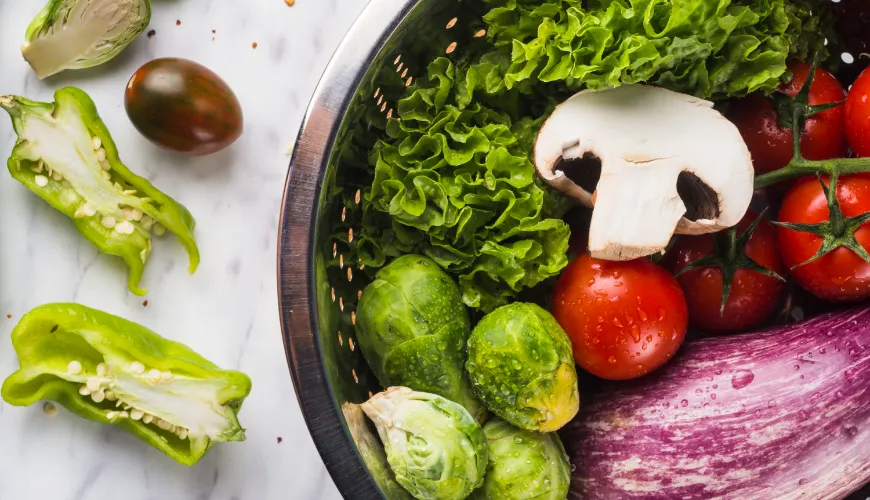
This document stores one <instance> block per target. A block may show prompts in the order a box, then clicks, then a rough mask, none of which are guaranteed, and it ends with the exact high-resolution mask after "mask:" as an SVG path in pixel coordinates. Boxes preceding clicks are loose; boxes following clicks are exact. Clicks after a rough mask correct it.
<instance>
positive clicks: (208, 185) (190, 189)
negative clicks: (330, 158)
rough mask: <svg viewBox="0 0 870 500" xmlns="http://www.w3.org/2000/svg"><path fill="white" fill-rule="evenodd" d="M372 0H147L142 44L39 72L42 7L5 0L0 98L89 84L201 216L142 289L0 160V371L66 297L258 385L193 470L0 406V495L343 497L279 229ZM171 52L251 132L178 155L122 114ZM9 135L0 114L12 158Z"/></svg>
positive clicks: (112, 435) (160, 252)
mask: <svg viewBox="0 0 870 500" xmlns="http://www.w3.org/2000/svg"><path fill="white" fill-rule="evenodd" d="M366 3H367V0H296V5H295V6H293V7H288V6H287V5H286V4H285V3H284V0H249V1H245V2H231V1H227V0H220V1H210V0H153V16H152V19H151V25H150V26H149V28H148V30H154V34H153V35H152V36H151V37H148V36H146V35H144V34H143V35H142V36H140V37H139V38H138V39H136V40H135V41H134V42H133V43H132V44H131V45H130V46H129V47H128V48H127V49H126V50H125V51H124V52H123V53H122V54H121V55H119V56H118V57H116V58H115V59H113V60H112V61H110V62H108V63H106V64H104V65H102V66H100V67H97V68H94V69H90V70H81V71H75V72H72V71H70V72H65V73H62V74H60V75H57V76H54V77H51V78H48V79H46V80H44V81H40V80H38V79H37V78H36V77H35V75H34V73H33V72H32V71H31V70H30V67H29V66H28V65H27V64H26V62H25V61H24V60H23V59H22V58H21V55H20V52H19V49H20V46H21V42H22V41H23V38H24V30H25V28H26V27H27V25H28V23H29V22H30V20H31V19H32V18H33V17H34V16H35V15H36V13H37V12H39V10H40V9H41V8H42V6H43V0H0V94H18V95H23V96H26V97H28V98H31V99H35V100H41V101H51V100H52V94H53V92H54V90H56V89H57V88H60V87H62V86H66V85H72V86H76V87H79V88H81V89H83V90H85V91H86V92H88V94H90V95H91V97H92V98H93V99H94V101H95V103H96V105H97V108H98V110H99V112H100V114H101V116H102V118H103V120H104V121H105V122H106V125H107V127H108V128H109V130H110V131H111V133H112V136H113V138H114V140H115V142H116V143H117V146H118V150H119V153H120V156H121V158H122V160H123V161H124V162H125V163H126V164H127V165H128V166H129V167H130V168H131V169H132V170H133V171H135V172H137V173H139V174H140V175H143V176H144V177H147V178H148V179H150V180H151V181H152V183H154V184H155V186H157V187H158V188H160V189H162V190H163V191H165V192H167V193H168V194H170V195H171V196H173V197H175V198H176V199H177V200H179V201H180V202H182V203H183V204H184V205H185V206H187V208H188V209H189V210H190V211H191V212H192V213H193V214H194V216H195V217H196V220H197V228H196V237H197V240H198V243H199V247H200V251H201V253H202V263H201V264H200V266H199V269H198V270H197V272H196V274H194V275H193V276H189V275H188V274H187V272H186V268H187V256H186V255H185V253H184V250H183V249H182V247H181V246H180V245H179V244H178V242H177V241H176V240H175V238H174V237H169V236H164V237H163V238H155V242H154V248H153V253H152V255H151V258H150V260H149V263H148V265H147V267H146V271H145V276H144V279H143V281H142V285H143V287H144V288H147V289H148V291H149V293H148V295H147V296H146V297H137V296H134V295H132V294H131V293H129V292H128V290H127V287H126V279H127V271H126V268H125V267H124V265H123V263H122V262H121V261H120V259H117V258H115V257H111V256H107V255H102V254H99V253H98V252H97V250H96V249H95V248H94V247H93V246H92V245H91V244H90V243H88V242H86V241H85V240H84V239H83V238H82V237H81V236H80V235H79V233H78V232H77V231H76V230H75V228H74V227H73V225H72V224H71V222H70V220H69V219H68V218H66V217H65V216H63V215H61V214H60V213H59V212H57V211H55V210H54V209H52V208H51V207H49V206H48V204H46V203H45V202H43V201H42V200H41V199H39V198H37V197H36V196H35V195H34V194H32V193H31V192H30V191H29V190H28V189H27V188H25V187H24V186H23V185H22V184H20V183H19V182H17V181H15V180H13V179H12V178H11V177H10V176H9V174H8V172H6V169H5V168H4V169H2V170H0V234H2V236H0V379H2V378H5V377H7V376H8V375H9V374H11V373H12V372H13V371H14V370H15V369H16V368H17V366H18V362H17V358H16V356H15V353H14V351H13V350H12V345H11V342H10V339H9V333H10V331H11V330H12V328H13V327H14V326H15V324H16V323H17V321H18V320H19V319H20V318H21V316H22V315H23V314H25V313H26V312H27V311H29V310H30V309H31V308H33V307H35V306H38V305H41V304H44V303H48V302H58V301H75V302H79V303H81V304H84V305H88V306H91V307H94V308H97V309H102V310H104V311H107V312H110V313H113V314H117V315H119V316H123V317H126V318H128V319H130V320H132V321H136V322H138V323H141V324H143V325H145V326H147V327H149V328H151V329H153V330H154V331H156V332H158V333H160V334H161V335H164V336H166V337H168V338H172V339H174V340H178V341H180V342H183V343H186V344H188V345H189V346H190V347H191V348H193V349H194V350H196V351H198V352H200V353H201V354H202V355H204V356H205V357H206V358H208V359H210V360H212V361H213V362H215V363H216V364H218V365H220V366H222V367H225V368H234V369H238V370H241V371H244V372H245V373H247V374H248V375H250V377H251V379H252V381H253V391H252V392H251V394H250V396H249V397H248V399H247V400H246V402H245V404H244V407H243V409H242V411H241V413H240V420H241V422H242V425H243V426H244V427H246V428H247V440H246V441H245V442H243V443H230V444H222V445H216V446H215V447H214V448H212V450H211V451H210V452H209V454H208V455H207V456H206V457H205V458H203V459H202V460H201V461H200V462H199V463H198V464H197V465H196V466H194V467H186V466H183V465H179V464H177V463H175V462H174V461H172V460H171V459H169V458H167V457H166V456H164V455H163V454H161V453H160V452H158V451H157V450H155V449H152V448H151V447H149V446H148V445H146V444H144V443H142V442H141V441H139V440H138V439H137V438H135V437H132V436H131V435H128V434H127V433H125V432H123V431H121V430H120V429H117V428H115V427H113V426H108V425H101V424H97V423H92V422H89V421H85V420H82V419H80V418H78V417H76V416H74V415H72V414H70V413H69V412H67V411H66V410H64V409H63V408H60V412H59V414H57V415H54V416H50V415H48V414H46V413H45V412H44V411H43V407H42V404H36V405H33V406H31V407H27V408H21V407H13V406H10V405H8V404H5V403H3V402H0V500H30V499H35V500H43V499H57V500H67V499H68V500H104V499H107V498H113V497H115V496H117V495H123V496H124V497H125V498H128V499H130V500H151V499H153V500H176V499H178V500H191V499H197V500H207V499H208V500H224V499H225V500H230V499H238V500H248V499H251V500H271V499H289V498H293V499H302V500H309V499H310V500H316V499H337V498H340V496H339V494H338V492H337V490H336V488H335V486H334V485H333V483H332V481H331V479H330V477H329V475H328V474H327V472H326V469H325V468H324V466H323V464H322V462H321V460H320V456H319V455H318V454H317V451H316V449H315V447H314V444H313V442H312V440H311V437H310V436H309V434H308V430H307V428H306V426H305V423H304V421H303V419H302V414H301V412H300V411H299V406H298V403H297V400H296V395H295V393H294V391H293V386H292V382H291V379H290V374H289V371H288V369H287V365H286V362H285V358H284V348H283V345H282V341H281V331H280V327H279V321H278V303H277V295H276V294H277V292H276V287H277V283H276V279H277V278H276V249H277V247H276V239H277V233H278V216H279V208H280V204H281V198H282V195H283V187H284V181H285V176H286V174H287V165H288V161H289V157H288V156H287V148H288V146H289V145H291V144H292V142H293V140H294V139H295V136H296V134H297V132H298V128H299V124H300V121H301V119H302V116H303V113H304V111H305V108H306V106H307V105H308V101H309V98H310V96H311V94H312V92H313V90H314V87H315V85H316V83H317V81H318V79H319V77H320V74H321V73H322V71H323V69H324V68H325V66H326V63H327V62H328V60H329V57H330V56H331V54H332V52H333V51H334V49H335V47H336V46H337V45H338V43H339V42H340V40H341V38H342V36H343V35H344V33H345V32H346V31H347V29H348V28H349V27H350V25H351V23H352V22H353V20H354V19H355V18H356V16H357V15H358V14H359V12H360V11H361V10H362V9H363V7H364V6H365V4H366ZM255 43H256V47H255V46H254V44H255ZM164 56H177V57H184V58H188V59H192V60H195V61H198V62H199V63H201V64H204V65H205V66H207V67H209V68H211V69H212V70H213V71H215V72H216V73H218V74H219V75H221V76H222V77H223V78H224V79H225V80H226V81H227V82H228V83H229V85H230V86H231V87H232V88H233V90H234V91H235V92H236V94H237V96H238V98H239V100H240V101H241V103H242V107H243V110H244V115H245V132H244V135H243V136H242V137H241V138H240V139H239V141H237V142H236V143H235V144H234V145H233V146H232V147H230V148H229V149H227V150H224V151H222V152H220V153H217V154H214V155H211V156H206V157H198V158H187V157H181V156H177V155H174V154H171V153H168V152H164V151H162V150H160V149H158V148H157V147H156V146H154V145H152V144H151V143H149V142H148V141H147V140H146V139H145V138H143V137H142V136H141V135H140V134H139V133H138V132H137V131H136V130H135V129H134V128H133V126H132V125H131V123H130V121H129V119H128V118H127V116H126V113H125V112H124V108H123V93H124V87H125V84H126V82H127V80H128V79H129V78H130V76H131V75H132V74H133V73H134V72H135V70H136V69H137V68H138V67H139V66H141V65H142V64H144V63H145V62H147V61H149V60H151V59H154V58H156V57H164ZM14 141H15V135H14V133H13V131H12V127H11V124H10V121H9V119H8V117H7V116H6V114H5V113H0V158H2V159H3V160H4V164H5V159H6V158H7V157H8V155H9V152H10V151H11V149H12V146H13V144H14ZM145 299H147V301H148V303H147V306H145V305H143V301H144V300H145Z"/></svg>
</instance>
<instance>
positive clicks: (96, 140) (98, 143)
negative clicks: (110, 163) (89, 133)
mask: <svg viewBox="0 0 870 500" xmlns="http://www.w3.org/2000/svg"><path fill="white" fill-rule="evenodd" d="M91 144H93V146H94V149H100V146H102V145H103V141H101V140H100V138H99V137H97V136H94V137H93V138H92V139H91Z"/></svg>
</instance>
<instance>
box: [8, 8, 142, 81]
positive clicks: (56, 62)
mask: <svg viewBox="0 0 870 500" xmlns="http://www.w3.org/2000/svg"><path fill="white" fill-rule="evenodd" d="M150 20H151V1H150V0H49V2H48V4H46V6H45V7H44V8H43V9H42V11H41V12H40V13H39V14H38V15H37V16H36V18H35V19H34V20H33V21H32V22H31V23H30V26H28V27H27V33H26V34H25V38H26V39H27V40H26V41H25V42H24V45H23V46H22V47H21V54H22V55H23V56H24V59H26V60H27V62H28V63H29V64H30V66H31V67H32V68H33V70H34V71H36V76H37V77H39V78H40V79H42V78H46V77H48V76H51V75H54V74H56V73H60V72H61V71H63V70H67V69H82V68H90V67H92V66H97V65H98V64H102V63H104V62H106V61H108V60H109V59H111V58H113V57H115V56H116V55H118V54H119V53H120V52H121V51H122V50H124V48H125V47H126V46H127V45H128V44H129V43H130V42H132V41H133V39H135V38H136V37H137V36H139V34H140V33H142V31H144V30H145V28H146V27H147V26H148V22H149V21H150Z"/></svg>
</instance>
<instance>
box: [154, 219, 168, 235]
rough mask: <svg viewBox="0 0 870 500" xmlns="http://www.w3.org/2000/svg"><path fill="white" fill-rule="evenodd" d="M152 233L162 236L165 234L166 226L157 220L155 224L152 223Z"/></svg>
mask: <svg viewBox="0 0 870 500" xmlns="http://www.w3.org/2000/svg"><path fill="white" fill-rule="evenodd" d="M154 234H156V235H157V236H163V235H164V234H166V228H165V227H163V225H162V224H160V223H159V222H158V223H157V224H154Z"/></svg>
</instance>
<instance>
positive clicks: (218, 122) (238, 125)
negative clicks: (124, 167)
mask: <svg viewBox="0 0 870 500" xmlns="http://www.w3.org/2000/svg"><path fill="white" fill-rule="evenodd" d="M124 106H125V108H126V110H127V116H129V117H130V121H131V122H133V126H135V127H136V130H138V131H139V132H140V133H141V134H142V135H144V136H145V137H146V138H148V140H150V141H151V142H153V143H154V144H157V145H158V146H161V147H163V148H165V149H168V150H170V151H175V152H178V153H184V154H189V155H206V154H211V153H215V152H217V151H220V150H222V149H224V148H226V147H227V146H229V145H230V144H232V143H233V142H235V141H236V139H238V138H239V136H241V135H242V130H243V126H244V125H243V123H244V119H243V117H242V107H241V105H240V104H239V100H238V99H237V98H236V95H235V94H234V93H233V91H232V89H230V87H229V85H227V83H226V82H225V81H224V80H222V79H221V78H220V77H219V76H218V75H217V74H215V73H214V72H212V71H211V70H209V69H208V68H206V67H205V66H203V65H201V64H199V63H196V62H194V61H188V60H186V59H178V58H172V57H165V58H161V59H154V60H153V61H149V62H147V63H145V64H144V65H142V67H141V68H139V69H138V70H136V73H134V74H133V76H132V77H131V78H130V81H129V82H128V83H127V90H126V91H125V92H124Z"/></svg>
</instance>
